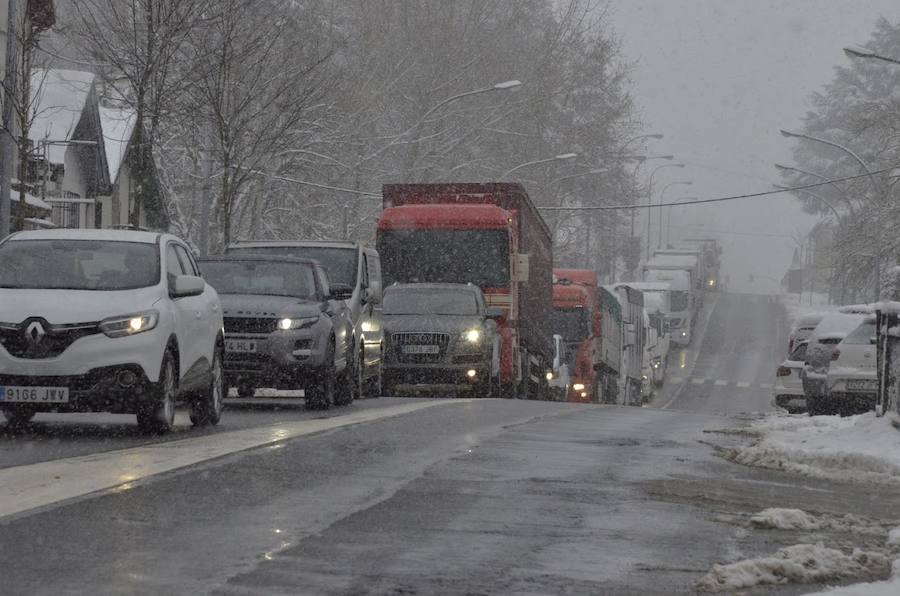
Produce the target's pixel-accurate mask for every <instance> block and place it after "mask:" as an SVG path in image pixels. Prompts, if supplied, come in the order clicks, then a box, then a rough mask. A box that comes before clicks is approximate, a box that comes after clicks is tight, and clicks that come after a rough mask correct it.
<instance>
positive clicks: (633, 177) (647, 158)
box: [631, 155, 675, 238]
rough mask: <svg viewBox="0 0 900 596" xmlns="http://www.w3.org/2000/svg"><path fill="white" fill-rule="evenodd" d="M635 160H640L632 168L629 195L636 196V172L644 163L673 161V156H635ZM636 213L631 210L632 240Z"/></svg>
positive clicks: (634, 210)
mask: <svg viewBox="0 0 900 596" xmlns="http://www.w3.org/2000/svg"><path fill="white" fill-rule="evenodd" d="M635 158H640V159H638V164H637V165H636V166H634V171H633V172H632V173H631V194H632V195H637V175H638V170H639V169H640V167H641V166H642V165H644V163H646V162H648V161H650V160H651V159H667V160H672V159H675V156H674V155H636V156H635ZM636 211H637V210H636V209H632V210H631V237H632V238H634V218H635V216H636V215H637V213H635V212H636Z"/></svg>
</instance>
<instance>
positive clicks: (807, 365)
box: [802, 313, 864, 413]
mask: <svg viewBox="0 0 900 596" xmlns="http://www.w3.org/2000/svg"><path fill="white" fill-rule="evenodd" d="M863 317H864V315H861V314H844V313H828V314H826V315H825V316H823V317H822V320H821V321H820V322H819V324H818V325H816V328H815V330H813V332H812V335H810V336H809V345H808V346H807V348H806V361H805V362H804V365H803V374H802V380H803V395H804V397H805V398H806V408H807V410H808V411H809V412H810V413H812V412H814V411H816V404H817V403H818V402H819V401H821V400H824V399H826V398H827V392H828V385H827V383H826V381H827V374H828V367H829V366H830V364H831V358H832V352H833V351H834V349H835V347H837V344H839V343H840V342H841V340H842V339H844V338H845V337H847V334H848V333H850V332H851V331H853V330H854V329H856V327H858V326H859V324H860V323H861V322H862V321H863Z"/></svg>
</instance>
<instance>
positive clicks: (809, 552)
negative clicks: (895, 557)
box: [697, 542, 890, 592]
mask: <svg viewBox="0 0 900 596" xmlns="http://www.w3.org/2000/svg"><path fill="white" fill-rule="evenodd" d="M889 569H890V560H889V559H888V558H887V557H885V556H884V555H882V554H880V553H875V552H867V551H861V550H859V549H854V550H853V552H852V553H850V554H849V555H848V554H845V553H844V552H842V551H839V550H836V549H833V548H828V547H826V546H825V545H823V544H822V543H821V542H819V543H817V544H795V545H793V546H787V547H785V548H781V549H779V550H778V551H777V552H776V553H775V554H774V555H770V556H767V557H758V558H755V559H745V560H743V561H737V562H735V563H728V564H726V565H713V567H712V569H711V570H710V571H709V572H708V573H707V574H706V575H705V576H703V577H702V578H701V579H700V580H699V581H698V582H697V588H698V589H700V590H704V591H709V592H720V591H725V590H740V589H743V588H750V587H752V586H758V585H773V584H788V583H792V584H811V583H821V582H828V581H840V580H844V579H852V578H856V577H860V576H866V575H883V574H886V573H887V571H888V570H889Z"/></svg>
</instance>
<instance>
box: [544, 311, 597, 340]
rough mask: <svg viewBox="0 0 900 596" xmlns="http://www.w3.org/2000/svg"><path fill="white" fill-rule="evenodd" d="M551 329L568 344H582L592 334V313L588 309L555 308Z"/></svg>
mask: <svg viewBox="0 0 900 596" xmlns="http://www.w3.org/2000/svg"><path fill="white" fill-rule="evenodd" d="M548 327H549V329H551V330H552V331H553V333H556V334H559V335H561V336H562V337H563V339H565V340H566V342H568V343H574V342H580V341H583V340H585V339H587V337H588V336H589V335H590V334H591V311H590V310H589V309H587V308H554V309H553V310H552V311H550V325H549V326H548Z"/></svg>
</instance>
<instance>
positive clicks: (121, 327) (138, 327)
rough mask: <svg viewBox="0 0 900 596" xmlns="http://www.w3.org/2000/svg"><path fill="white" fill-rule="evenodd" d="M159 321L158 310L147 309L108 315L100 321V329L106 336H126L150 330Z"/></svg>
mask: <svg viewBox="0 0 900 596" xmlns="http://www.w3.org/2000/svg"><path fill="white" fill-rule="evenodd" d="M158 322H159V312H158V311H155V310H148V311H145V312H139V313H134V314H131V315H123V316H120V317H110V318H108V319H104V320H103V321H101V322H100V331H102V332H103V333H104V335H106V336H107V337H127V336H129V335H134V334H136V333H143V332H144V331H150V330H151V329H153V328H154V327H156V324H157V323H158Z"/></svg>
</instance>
